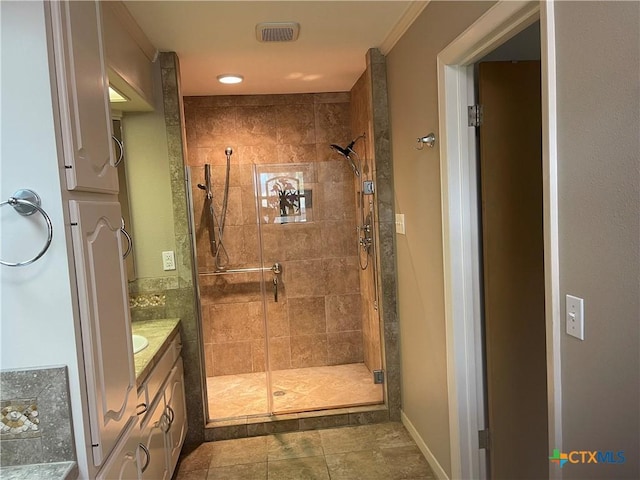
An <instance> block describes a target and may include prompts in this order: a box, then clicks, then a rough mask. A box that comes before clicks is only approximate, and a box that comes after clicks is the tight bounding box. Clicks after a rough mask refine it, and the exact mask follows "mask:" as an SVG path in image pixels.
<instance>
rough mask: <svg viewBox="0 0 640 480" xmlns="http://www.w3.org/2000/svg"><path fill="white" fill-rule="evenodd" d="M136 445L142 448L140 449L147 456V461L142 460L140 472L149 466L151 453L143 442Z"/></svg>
mask: <svg viewBox="0 0 640 480" xmlns="http://www.w3.org/2000/svg"><path fill="white" fill-rule="evenodd" d="M138 446H139V447H140V448H141V449H142V451H143V452H144V453H145V455H146V456H147V461H146V462H144V466H143V467H142V468H141V469H140V472H141V473H144V471H145V470H146V469H147V467H148V466H149V462H150V461H151V454H150V453H149V449H148V448H147V447H146V445H145V444H144V443H139V444H138Z"/></svg>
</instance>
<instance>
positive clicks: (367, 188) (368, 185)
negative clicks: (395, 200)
mask: <svg viewBox="0 0 640 480" xmlns="http://www.w3.org/2000/svg"><path fill="white" fill-rule="evenodd" d="M374 191H375V187H374V186H373V181H371V180H365V181H364V182H362V193H364V194H365V195H373V192H374Z"/></svg>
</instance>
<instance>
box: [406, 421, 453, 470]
mask: <svg viewBox="0 0 640 480" xmlns="http://www.w3.org/2000/svg"><path fill="white" fill-rule="evenodd" d="M400 418H401V419H402V424H403V425H404V426H405V428H406V429H407V431H408V432H409V435H411V438H413V441H414V442H416V445H418V448H419V449H420V451H421V452H422V454H423V455H424V457H425V458H426V459H427V462H428V463H429V465H430V466H431V469H432V470H433V472H434V473H435V474H436V476H437V477H438V479H439V480H449V477H448V476H447V472H445V471H444V468H442V465H440V464H439V463H438V460H436V457H435V456H434V455H433V453H431V450H429V447H427V444H426V443H424V440H423V439H422V437H421V436H420V434H419V433H418V431H417V430H416V427H414V426H413V424H412V423H411V421H410V420H409V418H408V417H407V416H406V415H405V413H404V412H403V411H401V412H400Z"/></svg>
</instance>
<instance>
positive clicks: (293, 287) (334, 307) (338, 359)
mask: <svg viewBox="0 0 640 480" xmlns="http://www.w3.org/2000/svg"><path fill="white" fill-rule="evenodd" d="M345 165H346V164H345V163H344V162H322V163H291V164H269V165H256V166H255V167H254V178H255V190H256V192H255V193H256V199H257V204H258V205H257V208H258V216H259V238H260V251H261V257H262V267H263V276H264V277H263V282H264V290H265V296H264V312H265V316H266V337H267V342H266V353H267V356H266V362H267V370H268V375H267V378H268V383H269V385H268V387H269V395H270V397H271V404H272V410H271V412H272V413H288V412H302V411H311V410H322V409H329V408H340V407H346V406H354V405H365V404H372V403H381V402H382V386H381V385H374V384H373V379H372V375H371V372H370V371H369V370H368V368H367V367H366V366H365V364H364V352H363V327H362V325H363V321H362V305H361V303H362V302H361V296H360V277H359V276H360V267H359V264H358V247H357V235H356V214H355V211H356V209H355V194H354V183H353V177H352V174H351V172H350V171H349V170H346V172H345V173H344V174H343V173H342V172H343V169H344V168H345ZM336 172H338V174H336ZM276 263H277V264H278V265H279V270H280V273H275V272H274V271H273V270H271V268H272V267H273V265H274V264H276Z"/></svg>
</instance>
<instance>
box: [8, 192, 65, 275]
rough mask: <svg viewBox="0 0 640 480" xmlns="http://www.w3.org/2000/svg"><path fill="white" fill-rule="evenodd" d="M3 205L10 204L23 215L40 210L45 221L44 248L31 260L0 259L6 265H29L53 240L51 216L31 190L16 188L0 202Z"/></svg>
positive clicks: (44, 251)
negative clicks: (45, 235) (45, 239)
mask: <svg viewBox="0 0 640 480" xmlns="http://www.w3.org/2000/svg"><path fill="white" fill-rule="evenodd" d="M5 205H11V206H12V207H13V209H14V210H15V211H16V212H18V213H19V214H20V215H22V216H24V217H27V216H29V215H33V214H34V213H35V212H40V214H41V215H42V216H43V217H44V219H45V221H46V222H47V241H46V243H45V245H44V248H43V249H42V250H40V253H38V254H37V255H36V256H35V257H33V258H32V259H31V260H26V261H24V262H5V261H3V260H0V264H1V265H5V266H7V267H24V266H25V265H30V264H32V263H33V262H35V261H36V260H38V259H39V258H40V257H42V256H43V255H44V254H45V253H46V251H47V250H49V247H50V246H51V240H53V225H52V224H51V218H49V215H47V212H45V211H44V209H43V208H42V207H41V206H40V197H39V196H38V194H37V193H36V192H34V191H33V190H28V189H22V190H18V191H17V192H15V193H14V194H13V195H12V196H11V197H9V199H8V200H5V201H4V202H2V203H0V207H3V206H5Z"/></svg>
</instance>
